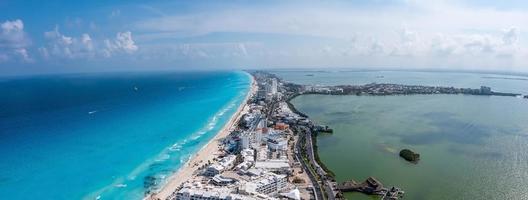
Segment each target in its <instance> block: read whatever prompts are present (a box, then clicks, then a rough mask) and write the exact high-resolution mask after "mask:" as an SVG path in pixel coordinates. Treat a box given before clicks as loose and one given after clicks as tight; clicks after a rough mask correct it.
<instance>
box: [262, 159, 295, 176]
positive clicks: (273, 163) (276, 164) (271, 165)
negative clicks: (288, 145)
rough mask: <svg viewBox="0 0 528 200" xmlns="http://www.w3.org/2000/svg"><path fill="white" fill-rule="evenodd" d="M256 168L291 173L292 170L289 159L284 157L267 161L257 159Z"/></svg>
mask: <svg viewBox="0 0 528 200" xmlns="http://www.w3.org/2000/svg"><path fill="white" fill-rule="evenodd" d="M255 168H257V169H262V170H265V171H270V172H277V173H284V174H286V173H289V172H291V168H290V164H289V163H288V160H283V159H272V160H266V161H257V162H255Z"/></svg>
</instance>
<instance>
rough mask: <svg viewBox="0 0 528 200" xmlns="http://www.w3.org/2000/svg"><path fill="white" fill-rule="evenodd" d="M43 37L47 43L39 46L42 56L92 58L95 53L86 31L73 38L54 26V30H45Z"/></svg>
mask: <svg viewBox="0 0 528 200" xmlns="http://www.w3.org/2000/svg"><path fill="white" fill-rule="evenodd" d="M44 37H45V39H46V40H47V45H46V46H45V47H41V48H39V51H40V53H41V55H42V57H44V58H50V57H57V58H67V59H76V58H92V57H94V56H95V55H96V54H97V52H96V51H95V50H94V44H93V43H92V39H91V37H90V35H88V34H87V33H84V34H82V35H81V36H80V37H79V38H75V37H71V36H66V35H64V34H62V33H61V32H60V31H59V28H58V27H55V29H54V30H52V31H48V32H45V33H44Z"/></svg>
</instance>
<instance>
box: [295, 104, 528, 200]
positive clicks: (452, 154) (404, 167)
mask: <svg viewBox="0 0 528 200" xmlns="http://www.w3.org/2000/svg"><path fill="white" fill-rule="evenodd" d="M292 103H293V104H294V105H295V106H296V107H297V108H298V109H299V110H300V111H302V112H304V113H306V114H308V115H309V116H310V117H311V118H312V119H313V120H314V121H316V122H318V123H320V124H325V125H329V126H331V127H332V128H333V129H334V134H332V135H320V136H319V137H318V140H317V142H318V145H319V155H320V157H321V160H322V161H323V162H324V163H325V164H326V165H327V166H328V167H329V168H330V169H331V170H332V171H333V172H335V174H336V176H337V177H336V178H337V180H338V181H344V180H348V179H355V180H361V181H362V180H364V179H365V178H367V177H368V176H373V177H376V178H377V179H378V180H380V181H382V182H383V184H384V185H386V186H397V187H401V188H402V189H403V190H405V192H406V194H405V197H404V199H419V200H421V199H528V153H527V151H528V115H527V114H528V100H524V99H519V98H513V97H487V96H468V95H414V96H384V97H374V96H326V95H303V96H299V97H297V98H295V99H294V100H293V101H292ZM403 148H410V149H412V150H415V151H416V152H418V153H420V154H421V160H420V162H419V163H418V164H412V163H408V162H406V161H404V160H403V159H401V158H400V157H399V156H398V154H397V153H398V152H399V150H401V149H403ZM345 196H346V197H347V198H348V199H375V198H373V197H368V196H365V195H362V194H358V193H347V194H345Z"/></svg>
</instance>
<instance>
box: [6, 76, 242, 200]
mask: <svg viewBox="0 0 528 200" xmlns="http://www.w3.org/2000/svg"><path fill="white" fill-rule="evenodd" d="M249 87H250V77H249V75H248V74H247V73H245V72H193V73H191V72H178V73H174V72H163V73H162V72H149V73H106V74H67V75H45V76H31V77H2V78H0V94H1V98H0V157H1V159H2V161H1V162H0V196H1V198H2V199H35V198H36V199H96V198H100V199H141V198H143V196H144V194H145V192H146V191H149V190H155V189H157V188H159V187H160V186H161V185H163V183H164V181H166V178H167V177H168V176H169V175H170V174H171V173H173V172H175V171H176V170H177V169H178V168H179V167H180V166H181V165H182V164H184V163H185V162H186V161H187V160H188V159H189V157H190V156H191V155H192V154H193V153H194V152H196V151H197V150H199V149H200V148H201V147H202V146H203V145H204V144H206V143H207V142H208V141H209V140H210V139H211V138H212V137H213V136H214V135H215V134H216V133H217V132H218V131H219V130H220V129H221V128H222V127H223V126H224V125H225V123H226V122H227V121H228V120H229V118H230V117H231V116H232V114H233V113H234V112H235V111H236V109H237V107H238V106H239V105H240V104H241V103H242V101H243V99H244V97H245V95H246V94H247V92H248V90H249Z"/></svg>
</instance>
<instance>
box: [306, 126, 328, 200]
mask: <svg viewBox="0 0 528 200" xmlns="http://www.w3.org/2000/svg"><path fill="white" fill-rule="evenodd" d="M301 129H303V132H304V133H305V134H304V135H305V137H304V138H305V139H306V148H307V151H306V152H307V153H308V158H309V159H310V162H312V163H313V166H315V167H316V169H315V170H316V172H317V173H318V174H319V177H321V181H322V186H323V188H322V189H323V192H326V196H327V198H328V199H331V200H333V199H335V195H336V194H335V193H334V188H333V187H332V185H333V184H332V182H331V181H330V180H328V179H327V178H326V177H328V176H327V173H326V172H325V171H324V169H323V168H322V167H321V166H320V165H319V163H317V161H316V160H315V156H314V150H313V146H314V144H313V140H312V137H311V136H312V134H313V133H312V131H311V130H310V129H309V128H307V127H306V126H301Z"/></svg>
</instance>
